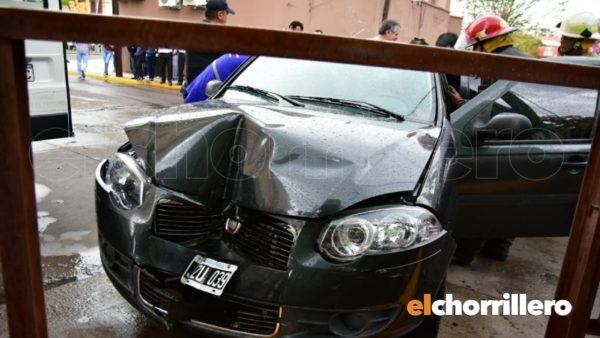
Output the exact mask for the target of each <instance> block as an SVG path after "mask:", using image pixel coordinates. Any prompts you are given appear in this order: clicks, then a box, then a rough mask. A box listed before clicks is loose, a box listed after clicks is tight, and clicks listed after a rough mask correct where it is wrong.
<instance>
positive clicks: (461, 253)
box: [452, 238, 483, 265]
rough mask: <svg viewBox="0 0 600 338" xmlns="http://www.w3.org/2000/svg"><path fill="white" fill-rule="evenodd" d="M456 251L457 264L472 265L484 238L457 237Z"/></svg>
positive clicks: (455, 259) (455, 260) (455, 261)
mask: <svg viewBox="0 0 600 338" xmlns="http://www.w3.org/2000/svg"><path fill="white" fill-rule="evenodd" d="M456 244H457V245H456V251H455V252H454V260H453V261H452V262H453V263H455V264H459V265H470V264H471V263H472V262H473V260H474V259H475V257H476V256H477V253H479V251H480V250H481V247H482V245H483V240H481V239H477V238H468V239H467V238H457V239H456Z"/></svg>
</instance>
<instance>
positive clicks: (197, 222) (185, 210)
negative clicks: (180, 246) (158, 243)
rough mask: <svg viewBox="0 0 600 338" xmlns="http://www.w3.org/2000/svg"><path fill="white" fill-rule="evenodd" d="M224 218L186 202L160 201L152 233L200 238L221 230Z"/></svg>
mask: <svg viewBox="0 0 600 338" xmlns="http://www.w3.org/2000/svg"><path fill="white" fill-rule="evenodd" d="M224 224H225V218H224V217H223V216H221V215H219V214H217V213H214V212H212V211H210V210H208V209H206V208H204V207H202V206H200V205H197V204H193V203H190V202H187V201H179V200H172V199H162V200H160V201H159V202H158V204H157V206H156V211H155V218H154V232H155V233H156V234H157V235H162V236H179V237H192V236H202V235H206V234H209V233H212V232H215V231H219V230H221V229H223V227H224Z"/></svg>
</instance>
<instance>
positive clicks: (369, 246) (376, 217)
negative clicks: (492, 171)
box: [319, 206, 444, 261]
mask: <svg viewBox="0 0 600 338" xmlns="http://www.w3.org/2000/svg"><path fill="white" fill-rule="evenodd" d="M443 233H444V230H443V228H442V225H441V224H440V221H439V220H438V219H437V218H436V217H435V216H434V215H433V214H432V213H431V212H429V211H428V210H427V209H424V208H421V207H413V206H400V207H391V208H382V209H377V210H373V211H366V212H362V213H359V214H355V215H351V216H347V217H343V218H340V219H337V220H334V221H332V222H331V223H330V224H329V225H328V226H327V228H326V229H325V230H324V231H323V233H322V234H321V236H320V239H319V248H320V249H321V252H323V253H324V254H325V255H326V256H327V257H329V258H332V259H335V260H338V261H350V260H354V259H357V258H359V257H361V256H362V255H364V254H366V253H386V252H396V251H403V250H409V249H413V248H415V247H417V246H420V245H423V244H425V243H427V242H431V241H433V240H435V239H437V238H438V237H439V236H440V235H442V234H443Z"/></svg>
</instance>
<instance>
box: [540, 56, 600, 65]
mask: <svg viewBox="0 0 600 338" xmlns="http://www.w3.org/2000/svg"><path fill="white" fill-rule="evenodd" d="M544 60H547V61H552V62H560V63H576V64H580V65H585V66H596V67H600V57H597V56H596V57H592V56H556V57H550V58H547V59H544Z"/></svg>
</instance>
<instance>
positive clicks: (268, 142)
mask: <svg viewBox="0 0 600 338" xmlns="http://www.w3.org/2000/svg"><path fill="white" fill-rule="evenodd" d="M571 61H572V60H571ZM577 62H583V63H588V64H594V65H599V62H598V60H591V59H577ZM466 82H468V81H466ZM446 86H447V84H446V82H445V77H443V76H440V75H438V74H432V73H426V72H416V71H408V70H401V69H387V68H380V67H367V66H359V65H347V64H335V63H327V62H315V61H303V60H290V59H278V58H269V57H255V58H251V59H250V60H249V61H248V62H246V63H245V64H244V65H243V66H242V67H241V69H239V70H238V71H237V72H236V73H235V74H234V75H233V76H232V77H231V78H230V79H228V80H227V81H226V82H225V83H223V84H222V85H221V86H220V88H219V89H218V90H217V92H216V93H214V95H212V97H211V99H210V100H208V101H206V102H204V103H201V104H196V105H184V106H180V107H175V108H172V109H168V110H166V111H162V112H160V113H159V114H158V115H157V116H154V117H148V118H144V119H139V120H136V121H132V122H130V123H128V124H127V125H126V126H125V132H126V133H127V136H128V138H129V142H128V143H127V144H125V145H123V146H122V147H121V148H120V149H119V151H118V152H117V153H116V154H115V155H114V156H113V157H112V158H110V159H108V160H105V161H103V162H102V163H101V164H100V165H99V167H98V169H97V173H96V209H97V215H98V216H97V217H98V233H99V241H100V248H101V257H102V263H103V266H104V268H105V270H106V272H107V275H108V277H109V278H110V280H111V281H112V283H113V284H114V285H115V287H116V288H117V289H118V290H119V291H120V292H121V294H122V295H123V296H124V297H125V298H127V299H128V300H129V301H130V302H131V303H132V304H134V305H135V306H136V307H138V308H139V309H140V310H141V311H143V312H144V313H146V314H147V315H148V316H150V317H152V318H153V319H155V320H156V321H158V322H160V323H162V324H163V325H164V327H165V328H170V327H172V326H173V325H185V326H188V327H190V328H192V329H194V330H197V331H198V332H201V333H204V334H207V335H210V336H213V335H220V336H240V337H271V336H282V337H328V336H333V337H336V336H345V337H372V336H379V337H397V336H401V335H413V336H416V337H433V336H435V335H436V334H437V328H438V324H439V321H438V319H439V318H435V317H427V319H425V318H423V317H420V316H411V315H410V314H409V313H408V312H407V310H406V305H407V303H408V302H409V301H410V300H413V299H423V296H424V294H430V295H432V296H433V297H436V295H437V296H438V297H439V296H440V295H442V294H443V292H444V291H443V290H444V289H443V285H444V280H445V275H446V270H447V267H448V264H449V263H450V261H451V258H452V255H453V252H454V250H455V247H456V244H455V238H457V237H462V238H468V237H475V238H494V237H502V236H509V237H518V236H556V235H567V234H568V230H569V225H570V222H571V217H572V215H573V211H574V207H575V203H576V199H577V194H578V190H579V186H580V183H581V180H582V176H583V171H584V169H585V165H586V162H587V158H588V155H589V151H590V143H591V140H590V138H591V135H592V131H593V128H594V126H595V124H596V123H595V120H596V116H597V114H598V92H597V91H594V90H581V89H570V88H561V87H551V86H544V85H535V84H521V83H514V82H507V81H497V82H496V83H495V84H494V85H492V86H491V87H490V88H488V89H487V90H485V91H484V92H482V93H481V94H479V95H477V96H475V97H473V98H472V99H471V100H469V101H468V102H467V103H466V104H465V105H464V106H462V107H461V108H460V109H458V110H456V111H454V112H452V113H451V112H450V109H449V107H450V103H449V100H448V98H447V97H446V95H445V93H446V89H447V87H446ZM215 87H216V86H214V84H213V86H211V88H215ZM464 89H465V90H464V91H465V93H468V89H469V86H468V85H466V86H465V88H464Z"/></svg>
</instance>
